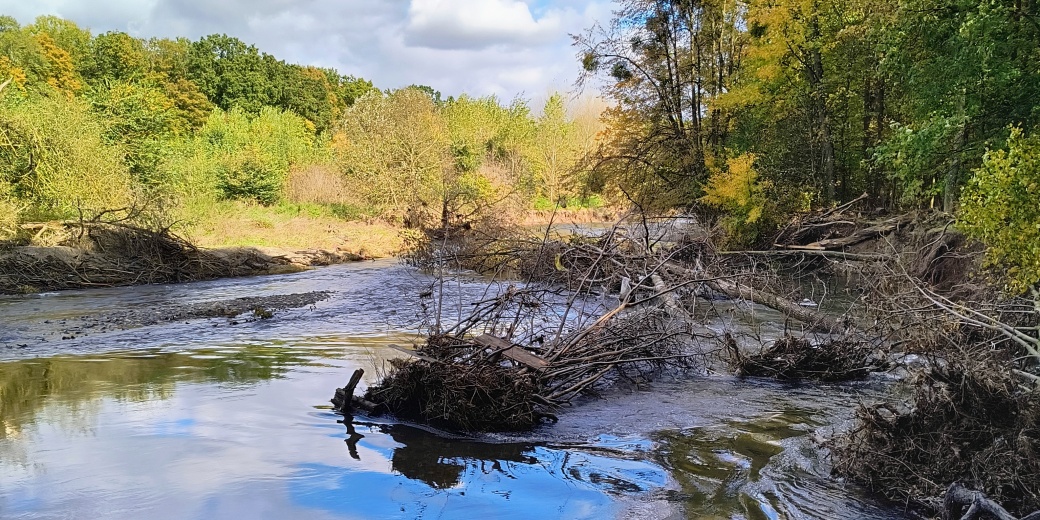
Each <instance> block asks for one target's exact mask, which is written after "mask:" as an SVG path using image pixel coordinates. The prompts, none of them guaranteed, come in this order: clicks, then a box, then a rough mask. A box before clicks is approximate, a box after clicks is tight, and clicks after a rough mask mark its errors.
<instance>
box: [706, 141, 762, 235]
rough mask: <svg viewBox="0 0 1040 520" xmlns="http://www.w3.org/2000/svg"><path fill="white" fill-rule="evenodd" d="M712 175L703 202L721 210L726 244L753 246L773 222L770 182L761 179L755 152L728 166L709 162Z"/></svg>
mask: <svg viewBox="0 0 1040 520" xmlns="http://www.w3.org/2000/svg"><path fill="white" fill-rule="evenodd" d="M709 171H711V176H710V177H709V178H708V183H707V184H706V185H705V186H704V195H703V196H702V197H701V198H700V201H701V202H702V203H704V204H707V205H709V206H712V207H715V208H718V209H721V210H723V211H724V212H725V216H724V217H723V218H722V220H721V224H722V226H723V230H724V231H725V233H726V236H725V241H724V242H725V245H726V246H727V247H744V246H748V245H750V244H751V243H752V242H753V241H754V240H755V239H756V238H758V236H759V234H760V232H761V231H762V230H763V229H766V228H768V227H769V226H770V225H772V224H773V222H772V219H773V214H774V211H772V204H771V203H770V200H769V197H768V191H769V188H770V187H771V183H770V182H769V181H766V180H763V179H760V178H759V174H758V171H757V170H756V169H755V155H754V154H751V153H746V154H743V155H740V156H737V157H734V158H731V159H728V160H727V161H726V166H725V168H719V167H717V166H714V165H711V164H709Z"/></svg>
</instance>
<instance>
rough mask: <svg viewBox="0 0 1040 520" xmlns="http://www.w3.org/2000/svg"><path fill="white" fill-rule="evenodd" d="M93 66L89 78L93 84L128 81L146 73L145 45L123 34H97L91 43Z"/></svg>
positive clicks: (147, 67)
mask: <svg viewBox="0 0 1040 520" xmlns="http://www.w3.org/2000/svg"><path fill="white" fill-rule="evenodd" d="M90 48H91V51H92V54H93V63H94V66H93V68H92V70H91V71H90V74H89V78H90V80H91V81H93V82H102V81H112V80H115V81H129V80H136V79H141V78H143V77H144V76H145V74H147V73H148V69H149V63H148V54H147V52H146V50H145V43H144V42H143V41H141V40H139V39H137V38H134V37H132V36H130V35H129V34H126V33H124V32H107V33H104V34H99V35H98V36H97V37H96V38H94V41H92V42H91V44H90Z"/></svg>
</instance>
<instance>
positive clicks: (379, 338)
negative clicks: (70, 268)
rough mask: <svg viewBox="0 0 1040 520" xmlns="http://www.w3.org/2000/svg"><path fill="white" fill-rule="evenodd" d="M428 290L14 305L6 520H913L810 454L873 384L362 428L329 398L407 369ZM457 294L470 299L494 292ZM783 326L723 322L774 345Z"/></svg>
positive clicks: (0, 349)
mask: <svg viewBox="0 0 1040 520" xmlns="http://www.w3.org/2000/svg"><path fill="white" fill-rule="evenodd" d="M432 282H433V280H432V278H430V277H428V276H425V275H422V274H420V273H417V272H415V271H414V270H412V269H410V268H408V267H406V266H402V265H399V264H397V263H396V262H393V261H381V262H367V263H358V264H348V265H341V266H334V267H329V268H324V269H318V270H314V271H309V272H305V273H297V274H293V275H284V276H272V277H261V278H242V279H233V280H219V281H211V282H202V283H193V284H184V285H172V286H142V287H130V288H118V289H99V290H87V291H70V292H63V293H54V294H42V295H32V296H24V297H2V298H0V360H2V361H0V517H2V518H5V519H6V518H26V519H28V518H32V519H36V518H86V519H95V518H106V519H109V518H112V519H122V518H125V519H136V518H160V519H163V518H169V519H175V518H176V519H184V518H199V519H222V518H227V519H238V518H309V519H311V518H313V519H325V518H328V519H346V518H444V519H451V518H464V519H467V520H468V519H472V518H522V519H530V518H567V519H571V518H590V519H591V518H596V519H598V518H612V517H613V518H633V517H638V518H641V519H653V518H690V519H694V518H698V519H699V518H720V519H722V518H725V519H786V518H790V519H794V518H799V519H801V518H806V519H817V518H818V519H834V518H866V519H896V518H904V516H903V515H902V513H901V511H900V509H899V507H898V506H896V505H891V504H883V503H880V502H877V501H875V500H874V499H872V498H870V497H869V496H867V495H866V494H865V493H864V492H863V491H862V490H861V489H859V488H857V487H855V486H851V485H844V484H842V483H840V482H837V481H835V480H833V479H831V478H830V477H829V475H828V468H827V462H826V460H825V457H821V453H820V451H819V449H818V448H817V447H816V446H815V445H814V444H813V442H812V438H813V437H814V436H817V435H821V434H826V432H827V431H828V430H829V429H830V428H833V427H835V426H840V425H841V424H842V422H843V421H845V420H847V418H848V417H849V416H850V414H851V410H852V408H853V407H854V405H855V404H856V403H858V402H860V401H863V400H867V401H869V400H871V399H875V398H877V397H878V396H879V395H880V393H881V392H882V391H883V389H882V388H880V387H878V386H875V385H872V384H857V385H801V386H791V385H780V384H775V383H771V382H766V381H761V380H740V379H737V378H733V377H729V376H724V375H701V376H694V377H690V378H685V379H683V380H681V381H664V382H657V383H654V384H650V385H645V386H644V387H642V388H639V389H635V390H631V391H617V392H612V393H609V394H607V395H604V396H601V398H598V399H588V400H587V401H584V402H582V403H579V404H578V405H577V406H574V407H572V408H568V409H565V410H564V411H563V413H562V414H561V415H560V422H559V424H556V425H546V426H543V427H541V428H540V429H538V430H536V431H534V432H528V433H524V434H517V435H487V436H477V437H462V436H456V435H450V434H446V433H443V432H436V431H431V430H428V429H425V428H420V427H416V426H413V425H406V424H398V423H394V422H393V421H390V420H387V419H385V418H380V419H368V418H363V417H358V418H357V419H356V423H355V424H354V425H353V426H352V430H353V432H352V433H353V434H352V433H351V432H350V431H348V428H347V427H346V426H344V425H343V424H341V423H339V422H337V419H339V417H338V416H336V415H335V414H333V413H331V411H330V408H331V405H330V404H329V403H328V399H329V398H330V397H331V396H332V392H333V389H334V388H336V387H338V386H342V385H343V384H344V382H345V380H346V378H347V377H348V376H349V374H350V373H351V372H352V371H353V370H354V369H355V368H358V367H361V368H364V369H365V370H366V376H365V378H366V379H365V381H364V384H371V383H372V382H373V381H374V379H375V378H376V377H378V374H379V373H380V372H381V370H383V369H384V367H385V366H386V362H387V360H389V359H390V358H392V357H396V356H398V355H400V354H399V353H397V352H396V351H394V350H392V349H389V348H387V345H388V344H390V343H407V342H409V341H411V338H412V337H414V336H413V335H414V333H415V332H416V331H417V330H419V329H420V328H421V326H422V319H421V316H422V312H421V311H422V309H421V304H422V300H421V299H420V298H419V295H420V294H422V293H424V292H427V291H429V290H430V288H431V284H432ZM449 289H450V291H449ZM445 290H446V292H450V293H451V294H450V296H451V298H450V299H452V300H453V301H461V302H462V303H461V305H463V306H465V305H467V303H466V302H467V301H474V300H476V299H480V298H482V297H484V296H485V291H486V282H485V281H484V280H481V279H479V278H477V277H467V276H461V277H458V278H457V279H454V281H453V283H452V284H448V285H446V289H445ZM314 291H333V293H332V294H331V296H330V297H329V298H327V299H325V300H321V301H317V302H313V303H308V304H307V305H304V306H302V307H297V308H286V309H279V310H275V311H274V316H273V317H271V318H270V319H260V318H251V317H249V316H248V315H245V316H243V317H238V318H229V317H214V318H206V319H189V320H187V321H176V322H174V321H165V322H161V323H154V324H150V325H143V326H135V327H129V328H128V327H126V325H125V322H120V321H118V320H115V319H112V318H114V317H118V316H120V315H121V313H125V312H129V311H130V310H133V311H135V312H137V313H140V312H141V311H142V310H149V309H151V310H154V312H156V313H162V312H163V309H164V308H170V307H171V306H191V305H200V304H207V303H212V302H219V301H222V300H229V299H234V298H240V297H243V296H250V297H254V296H255V297H262V296H275V295H289V294H302V293H309V292H314ZM449 307H450V306H449ZM451 312H453V311H452V308H448V309H447V310H446V311H445V313H446V314H448V315H449V317H450V313H451ZM770 317H771V315H770V314H769V313H768V312H765V311H763V312H762V313H761V314H760V316H759V320H758V322H756V323H754V324H740V323H738V322H735V321H733V320H730V321H728V322H727V325H728V326H730V327H747V332H748V333H749V334H754V335H756V336H757V337H769V336H773V335H776V334H779V331H781V330H782V324H776V323H772V324H770V323H769V318H770ZM106 320H107V321H106ZM63 338H64V339H63Z"/></svg>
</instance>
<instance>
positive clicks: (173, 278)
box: [0, 219, 404, 294]
mask: <svg viewBox="0 0 1040 520" xmlns="http://www.w3.org/2000/svg"><path fill="white" fill-rule="evenodd" d="M23 229H24V231H26V232H28V233H32V234H31V235H29V236H27V237H26V236H23V237H21V238H20V239H18V240H10V241H7V242H4V243H0V294H31V293H38V292H49V291H55V290H64V289H80V288H91V287H114V286H125V285H139V284H149V283H180V282H189V281H198V280H208V279H214V278H224V277H235V276H250V275H264V274H279V273H289V272H296V271H301V270H304V269H308V268H310V267H315V266H326V265H332V264H338V263H344V262H352V261H358V260H368V259H375V258H384V257H389V256H393V255H395V254H397V253H398V252H400V250H401V249H402V248H403V243H404V240H403V238H402V237H401V233H400V230H398V229H396V228H394V227H392V226H389V225H387V224H380V223H364V222H343V221H340V222H316V221H307V222H304V221H303V220H301V219H288V220H285V221H283V222H280V223H279V225H273V224H272V225H270V226H267V227H264V226H263V225H261V224H257V223H254V224H253V225H249V226H247V225H243V224H242V223H238V224H234V225H232V224H229V225H227V226H226V227H224V228H222V230H221V229H209V230H202V231H203V232H202V233H200V234H199V237H200V238H199V239H195V238H193V239H191V240H189V239H186V238H184V237H182V236H180V235H177V234H175V233H172V232H171V231H169V230H168V229H167V230H158V231H155V230H149V229H144V228H140V227H136V226H132V225H127V224H123V223H100V222H48V223H37V224H28V225H25V226H24V227H23ZM316 229H318V230H321V232H322V234H324V235H326V236H323V237H317V236H316V235H315V230H316ZM230 230H236V232H235V233H231V232H230ZM304 231H307V232H304ZM246 244H249V245H246Z"/></svg>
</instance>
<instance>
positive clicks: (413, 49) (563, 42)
mask: <svg viewBox="0 0 1040 520" xmlns="http://www.w3.org/2000/svg"><path fill="white" fill-rule="evenodd" d="M611 8H612V4H611V2H610V1H609V0H31V1H26V0H0V14H8V15H12V16H14V17H15V18H16V19H18V21H19V22H21V23H23V24H25V23H30V22H32V20H33V19H34V18H36V17H37V16H39V15H41V14H53V15H57V16H60V17H62V18H67V19H70V20H72V21H74V22H76V23H77V24H79V25H80V26H82V27H86V28H89V29H90V30H91V31H92V32H93V33H95V34H98V33H102V32H106V31H126V32H128V33H130V34H132V35H134V36H138V37H152V36H163V37H172V36H187V37H189V38H192V39H196V38H198V37H200V36H203V35H207V34H213V33H226V34H228V35H231V36H236V37H238V38H240V39H242V40H244V41H246V42H249V43H252V44H254V45H256V46H257V47H258V48H260V50H261V51H264V52H267V53H269V54H273V55H274V56H276V57H278V58H281V59H284V60H286V61H290V62H295V63H301V64H309V65H319V66H331V67H335V68H336V69H338V70H339V71H340V72H341V73H343V74H353V75H355V76H361V77H364V78H366V79H370V80H372V81H374V82H375V84H376V86H378V87H382V88H395V87H401V86H406V85H409V84H413V83H420V84H427V85H430V86H433V87H434V88H436V89H438V90H441V91H442V92H444V93H445V94H446V95H449V94H456V95H457V94H459V93H461V92H467V93H470V94H475V95H486V94H496V95H498V96H500V97H501V98H503V99H510V98H512V97H514V96H517V95H520V96H523V97H525V98H528V99H531V98H534V99H537V98H543V97H544V96H545V95H546V94H547V93H548V92H550V91H552V90H561V91H568V90H570V89H571V88H572V85H573V83H574V80H575V79H576V77H577V74H578V62H577V60H576V58H575V51H574V49H573V48H571V46H570V37H569V36H568V34H573V33H578V32H581V31H582V29H584V28H587V27H589V26H590V25H591V24H592V23H594V22H595V21H596V20H603V21H606V20H607V19H608V18H609V17H610V12H611Z"/></svg>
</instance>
